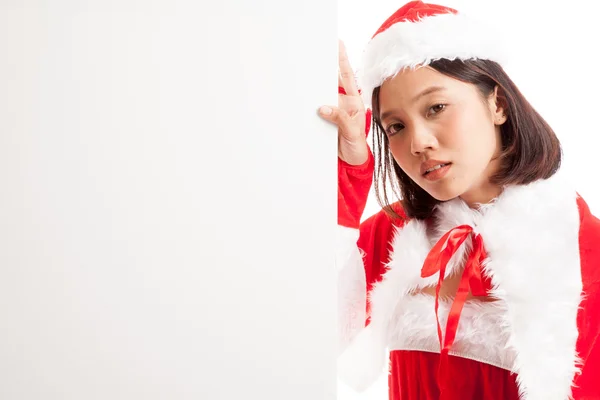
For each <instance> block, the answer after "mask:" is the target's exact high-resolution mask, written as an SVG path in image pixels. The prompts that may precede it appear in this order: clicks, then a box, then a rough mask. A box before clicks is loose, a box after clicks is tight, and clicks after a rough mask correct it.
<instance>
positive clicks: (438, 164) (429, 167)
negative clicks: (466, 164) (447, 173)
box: [421, 160, 452, 176]
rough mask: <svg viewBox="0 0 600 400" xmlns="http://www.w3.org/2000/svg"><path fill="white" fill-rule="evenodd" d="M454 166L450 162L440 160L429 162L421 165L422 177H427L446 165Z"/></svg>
mask: <svg viewBox="0 0 600 400" xmlns="http://www.w3.org/2000/svg"><path fill="white" fill-rule="evenodd" d="M450 164H452V163H451V162H450V161H440V160H428V161H425V162H424V163H423V164H421V175H422V176H425V175H427V174H429V173H431V172H433V171H435V170H437V169H440V168H442V167H444V166H446V165H450Z"/></svg>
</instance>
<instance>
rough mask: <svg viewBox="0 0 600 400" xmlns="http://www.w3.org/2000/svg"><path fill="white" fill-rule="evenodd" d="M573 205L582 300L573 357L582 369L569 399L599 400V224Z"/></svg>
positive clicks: (582, 207)
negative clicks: (577, 224)
mask: <svg viewBox="0 0 600 400" xmlns="http://www.w3.org/2000/svg"><path fill="white" fill-rule="evenodd" d="M577 202H578V206H579V210H580V215H581V225H580V228H579V232H580V233H579V249H580V254H581V276H582V283H583V296H584V297H583V301H582V302H581V306H580V309H579V313H578V315H577V325H578V328H579V339H578V341H577V353H578V355H579V357H580V358H581V361H582V368H581V374H580V375H578V376H576V378H575V380H574V385H573V398H574V399H575V400H588V399H600V220H598V218H596V217H594V216H593V215H592V214H591V212H590V210H589V207H588V206H587V204H586V203H585V202H584V201H583V199H582V198H578V200H577Z"/></svg>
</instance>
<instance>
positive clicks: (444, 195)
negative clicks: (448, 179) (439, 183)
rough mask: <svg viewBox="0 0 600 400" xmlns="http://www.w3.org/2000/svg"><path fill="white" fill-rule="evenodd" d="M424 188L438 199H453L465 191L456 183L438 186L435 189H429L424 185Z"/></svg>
mask: <svg viewBox="0 0 600 400" xmlns="http://www.w3.org/2000/svg"><path fill="white" fill-rule="evenodd" d="M423 189H425V191H427V193H429V195H430V196H431V197H433V198H434V199H436V200H437V201H449V200H453V199H455V198H457V197H460V196H461V195H462V194H463V193H464V192H465V191H464V190H460V189H461V188H458V187H456V186H455V185H448V186H447V187H436V188H434V189H433V190H427V188H426V187H424V188H423Z"/></svg>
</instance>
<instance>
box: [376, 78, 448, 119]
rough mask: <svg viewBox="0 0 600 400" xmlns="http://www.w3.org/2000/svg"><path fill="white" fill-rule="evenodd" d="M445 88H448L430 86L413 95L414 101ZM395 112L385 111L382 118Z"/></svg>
mask: <svg viewBox="0 0 600 400" xmlns="http://www.w3.org/2000/svg"><path fill="white" fill-rule="evenodd" d="M444 90H446V88H445V87H443V86H430V87H428V88H427V89H425V90H423V91H422V92H421V93H419V94H417V95H416V96H415V97H413V99H412V102H413V103H416V102H417V101H418V100H419V99H420V98H421V97H423V96H427V95H428V94H431V93H435V92H441V91H444ZM393 113H394V111H393V110H390V111H386V112H384V113H383V114H381V118H380V120H381V121H383V120H384V119H386V118H387V117H389V116H390V115H391V114H393Z"/></svg>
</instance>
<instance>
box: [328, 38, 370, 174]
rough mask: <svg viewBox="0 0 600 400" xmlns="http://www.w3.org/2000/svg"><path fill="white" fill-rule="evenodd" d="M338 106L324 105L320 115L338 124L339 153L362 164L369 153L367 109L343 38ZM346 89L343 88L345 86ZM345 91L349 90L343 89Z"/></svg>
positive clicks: (345, 159) (356, 163)
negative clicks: (366, 130) (366, 129)
mask: <svg viewBox="0 0 600 400" xmlns="http://www.w3.org/2000/svg"><path fill="white" fill-rule="evenodd" d="M338 86H339V87H340V94H339V95H338V106H337V107H334V106H322V107H321V108H319V115H321V117H322V118H323V119H325V120H327V121H330V122H332V123H334V124H335V125H337V127H338V157H339V158H340V159H342V160H343V161H345V162H347V163H348V164H350V165H361V164H363V163H365V162H366V161H367V159H368V157H369V147H368V145H367V140H366V137H367V132H365V127H366V126H367V121H366V118H367V117H366V114H367V112H366V110H365V105H364V103H363V101H362V98H361V97H360V93H359V91H358V88H357V86H356V81H355V78H354V72H353V71H352V67H351V66H350V62H349V61H348V55H347V54H346V48H345V47H344V43H343V42H342V41H341V40H340V41H339V74H338ZM342 89H343V90H342ZM343 92H345V93H343Z"/></svg>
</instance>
